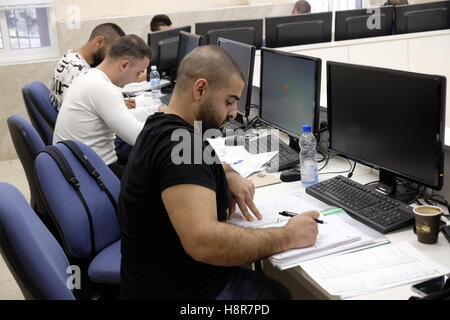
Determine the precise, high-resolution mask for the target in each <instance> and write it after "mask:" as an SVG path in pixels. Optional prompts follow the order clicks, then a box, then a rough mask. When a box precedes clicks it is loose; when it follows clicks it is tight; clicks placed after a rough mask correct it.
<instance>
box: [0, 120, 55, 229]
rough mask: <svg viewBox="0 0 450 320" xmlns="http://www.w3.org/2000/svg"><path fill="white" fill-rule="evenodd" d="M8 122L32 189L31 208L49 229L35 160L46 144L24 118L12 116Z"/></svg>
mask: <svg viewBox="0 0 450 320" xmlns="http://www.w3.org/2000/svg"><path fill="white" fill-rule="evenodd" d="M7 122H8V128H9V133H10V134H11V138H12V141H13V144H14V148H15V149H16V152H17V155H18V156H19V159H20V162H21V163H22V167H23V169H24V171H25V175H26V176H27V180H28V185H29V187H30V195H31V199H30V204H31V207H32V208H33V209H34V211H35V212H36V213H37V214H38V215H39V217H41V219H43V221H44V223H45V224H46V225H47V227H48V226H49V225H48V224H47V222H49V221H47V219H48V215H47V214H46V210H45V207H44V204H43V202H42V200H41V196H40V194H39V190H38V188H37V185H36V178H35V176H34V160H35V159H36V157H37V155H38V153H39V152H41V151H42V150H43V149H44V148H45V144H44V142H43V141H42V139H41V137H40V136H39V134H38V133H37V131H36V129H35V128H33V126H32V125H31V124H30V123H29V122H28V121H27V120H25V118H23V117H22V116H19V115H12V116H10V117H9V118H8V120H7Z"/></svg>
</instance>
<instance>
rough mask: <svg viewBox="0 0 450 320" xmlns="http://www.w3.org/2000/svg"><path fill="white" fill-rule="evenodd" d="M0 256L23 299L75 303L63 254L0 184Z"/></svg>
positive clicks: (24, 204) (22, 202)
mask: <svg viewBox="0 0 450 320" xmlns="http://www.w3.org/2000/svg"><path fill="white" fill-rule="evenodd" d="M0 252H1V254H2V256H3V258H4V259H5V261H6V264H7V265H8V268H9V270H10V271H11V273H12V274H13V276H14V279H15V280H16V282H17V283H18V285H19V287H20V290H21V291H22V293H23V295H24V297H25V299H50V300H74V299H75V297H74V295H73V293H72V291H71V290H70V289H69V288H68V286H67V279H68V277H69V274H68V273H66V272H67V269H68V267H69V261H68V260H67V257H66V255H65V254H64V251H63V250H62V248H61V246H60V245H59V244H58V242H57V241H56V239H55V238H54V237H53V236H52V235H51V234H50V232H49V231H48V230H47V228H46V227H45V226H44V224H43V223H42V222H41V221H40V220H39V218H38V217H37V216H36V214H35V213H34V212H33V210H32V209H31V207H30V205H29V204H28V203H27V201H26V200H25V198H24V197H23V195H22V194H21V193H20V192H19V191H18V190H17V189H16V188H15V187H13V186H12V185H10V184H7V183H0Z"/></svg>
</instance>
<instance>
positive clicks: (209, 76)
mask: <svg viewBox="0 0 450 320" xmlns="http://www.w3.org/2000/svg"><path fill="white" fill-rule="evenodd" d="M233 74H237V75H238V76H239V77H240V78H241V79H242V81H244V75H243V74H242V71H241V69H240V68H239V66H238V64H237V63H236V61H234V60H233V58H232V57H231V56H230V55H229V54H228V52H226V51H225V50H224V49H223V48H221V47H219V46H215V45H208V46H201V47H198V48H196V49H194V50H192V51H191V52H190V53H189V54H188V55H187V56H186V57H184V58H183V60H182V61H181V64H180V67H179V68H178V73H177V85H176V86H175V90H176V91H177V89H179V90H181V91H184V90H187V89H189V88H190V87H191V85H192V84H193V83H194V82H195V81H197V80H198V79H200V78H203V79H206V80H207V81H208V83H209V84H210V85H211V87H212V88H213V89H218V88H221V87H223V86H224V85H227V84H228V81H229V79H230V77H231V76H232V75H233Z"/></svg>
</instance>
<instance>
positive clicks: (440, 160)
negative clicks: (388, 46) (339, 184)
mask: <svg viewBox="0 0 450 320" xmlns="http://www.w3.org/2000/svg"><path fill="white" fill-rule="evenodd" d="M333 65H336V66H349V67H358V68H364V69H376V70H379V71H385V72H390V73H397V74H408V75H411V76H413V77H423V78H425V77H426V78H429V79H432V78H435V79H439V80H440V81H441V105H440V112H439V117H440V120H441V121H440V123H439V124H438V125H437V126H436V127H437V128H438V131H439V132H437V133H436V135H437V136H438V141H437V142H436V146H437V147H436V153H437V154H435V156H436V159H437V160H436V161H437V163H435V165H436V167H437V168H438V169H437V171H438V172H437V177H438V179H437V184H436V185H433V184H431V183H429V181H423V180H421V179H418V178H416V177H412V176H410V175H408V174H405V173H401V172H399V171H397V170H394V169H392V168H387V167H385V166H382V165H378V164H376V163H373V162H370V161H368V160H363V159H361V158H358V157H357V156H353V155H350V154H348V153H345V152H343V151H340V150H335V149H333V135H332V126H333V124H332V122H331V121H330V120H331V118H332V116H333V101H332V99H331V83H330V81H329V79H330V66H333ZM445 89H446V78H445V77H444V76H439V75H429V74H423V73H416V72H409V71H401V70H395V69H388V68H380V67H373V66H365V65H359V64H350V63H342V62H335V61H327V125H328V132H329V145H328V150H329V151H330V152H332V153H333V154H335V155H338V156H340V157H343V158H347V159H349V160H352V161H355V162H358V163H361V164H363V165H365V166H368V167H370V168H374V169H376V170H379V171H380V174H381V172H382V171H384V172H386V173H388V174H393V175H395V176H396V177H399V178H402V179H406V180H408V181H411V182H413V183H419V184H420V185H423V186H426V187H429V188H431V189H434V190H440V189H441V188H442V186H443V183H444V178H443V176H444V145H445V108H446V90H445Z"/></svg>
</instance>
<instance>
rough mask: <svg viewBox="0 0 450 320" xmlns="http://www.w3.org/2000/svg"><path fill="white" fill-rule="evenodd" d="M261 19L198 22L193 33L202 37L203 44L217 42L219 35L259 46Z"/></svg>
mask: <svg viewBox="0 0 450 320" xmlns="http://www.w3.org/2000/svg"><path fill="white" fill-rule="evenodd" d="M262 30H263V20H262V19H251V20H231V21H211V22H198V23H196V24H195V33H196V34H199V35H201V36H202V37H204V41H205V44H217V40H218V38H219V37H221V38H226V39H230V40H234V41H239V42H243V43H247V44H250V45H253V46H255V47H256V49H259V48H261V43H262Z"/></svg>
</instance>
